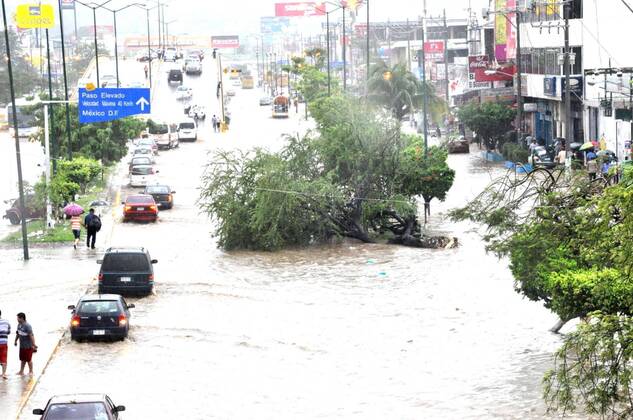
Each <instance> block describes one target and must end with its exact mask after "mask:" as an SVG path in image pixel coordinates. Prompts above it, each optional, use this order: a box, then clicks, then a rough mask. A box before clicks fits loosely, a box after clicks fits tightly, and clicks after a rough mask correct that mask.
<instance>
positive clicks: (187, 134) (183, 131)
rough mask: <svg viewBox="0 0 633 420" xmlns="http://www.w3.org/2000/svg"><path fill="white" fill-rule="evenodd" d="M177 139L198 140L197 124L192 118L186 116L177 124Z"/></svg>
mask: <svg viewBox="0 0 633 420" xmlns="http://www.w3.org/2000/svg"><path fill="white" fill-rule="evenodd" d="M178 140H179V141H183V140H191V141H196V140H198V126H197V125H196V122H195V121H194V120H193V118H187V119H186V120H184V121H182V122H181V123H180V124H178Z"/></svg>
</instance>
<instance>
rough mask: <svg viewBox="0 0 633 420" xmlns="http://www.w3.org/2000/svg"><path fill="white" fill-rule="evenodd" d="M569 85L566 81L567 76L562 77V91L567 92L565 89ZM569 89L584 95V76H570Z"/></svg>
mask: <svg viewBox="0 0 633 420" xmlns="http://www.w3.org/2000/svg"><path fill="white" fill-rule="evenodd" d="M566 87H567V83H566V82H565V78H564V77H563V78H561V91H563V92H565V89H566ZM569 87H570V88H569V90H570V92H572V93H575V94H577V95H579V96H580V95H582V92H583V80H582V76H571V77H570V78H569Z"/></svg>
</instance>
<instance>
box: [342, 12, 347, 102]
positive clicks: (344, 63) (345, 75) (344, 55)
mask: <svg viewBox="0 0 633 420" xmlns="http://www.w3.org/2000/svg"><path fill="white" fill-rule="evenodd" d="M341 9H342V10H343V91H345V90H347V51H346V48H345V47H346V45H345V44H347V39H345V3H343V7H342V8H341Z"/></svg>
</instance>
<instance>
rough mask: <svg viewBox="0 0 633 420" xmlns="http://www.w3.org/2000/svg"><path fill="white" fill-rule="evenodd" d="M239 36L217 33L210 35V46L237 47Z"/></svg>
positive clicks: (238, 45)
mask: <svg viewBox="0 0 633 420" xmlns="http://www.w3.org/2000/svg"><path fill="white" fill-rule="evenodd" d="M239 47H240V37H239V36H238V35H218V36H212V37H211V48H239Z"/></svg>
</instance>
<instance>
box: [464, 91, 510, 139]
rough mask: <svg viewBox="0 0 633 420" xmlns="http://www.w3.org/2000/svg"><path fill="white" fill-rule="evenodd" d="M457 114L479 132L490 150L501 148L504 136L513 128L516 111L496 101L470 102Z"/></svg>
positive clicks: (467, 124)
mask: <svg viewBox="0 0 633 420" xmlns="http://www.w3.org/2000/svg"><path fill="white" fill-rule="evenodd" d="M457 116H458V118H459V120H460V121H461V122H462V123H463V124H464V125H466V126H467V127H469V128H470V129H471V130H473V131H474V132H475V133H477V136H478V137H480V138H481V139H482V140H483V142H484V144H485V145H486V148H487V149H488V150H494V149H497V148H499V144H500V143H501V142H502V139H503V136H504V135H505V134H506V133H507V132H508V131H510V130H512V121H513V120H514V118H515V116H516V113H515V111H514V110H513V109H512V108H511V107H509V106H507V105H503V104H500V103H496V102H486V103H483V104H481V105H480V104H468V105H466V106H464V107H463V108H461V109H460V110H459V111H458V113H457Z"/></svg>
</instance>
